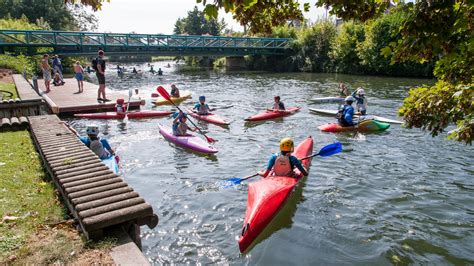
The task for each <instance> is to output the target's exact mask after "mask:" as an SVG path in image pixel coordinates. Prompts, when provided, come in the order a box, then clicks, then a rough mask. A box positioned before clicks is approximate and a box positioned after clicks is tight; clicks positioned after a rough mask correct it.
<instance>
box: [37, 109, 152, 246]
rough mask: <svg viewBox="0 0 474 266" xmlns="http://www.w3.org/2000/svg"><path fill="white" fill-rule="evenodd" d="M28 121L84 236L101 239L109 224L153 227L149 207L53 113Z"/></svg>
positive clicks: (54, 178)
mask: <svg viewBox="0 0 474 266" xmlns="http://www.w3.org/2000/svg"><path fill="white" fill-rule="evenodd" d="M28 119H29V121H30V129H31V135H32V137H33V140H34V142H35V145H36V147H37V149H38V151H39V153H40V155H41V157H42V159H43V162H44V164H45V166H46V169H47V170H48V172H49V174H50V176H51V178H52V180H53V181H54V183H55V185H56V187H57V188H58V190H59V191H60V193H61V195H62V197H63V199H64V202H65V203H66V205H67V206H68V208H69V210H70V211H71V213H72V214H73V216H74V217H75V218H76V219H77V221H78V222H79V225H80V227H81V229H82V230H83V232H84V234H85V235H86V237H87V238H95V237H100V236H102V230H103V229H105V228H107V227H110V226H116V225H121V224H127V223H132V224H135V225H145V224H146V225H148V226H149V227H150V228H153V227H155V226H156V225H157V223H158V217H157V216H156V215H155V214H153V209H152V207H151V206H150V205H149V204H148V203H146V202H145V200H143V199H142V198H141V197H140V196H139V195H138V193H136V192H134V191H133V189H132V188H131V187H129V186H128V185H127V183H125V182H124V181H123V179H122V178H120V177H119V176H117V175H116V174H114V173H113V172H112V171H111V170H110V169H109V168H108V167H107V166H106V165H104V164H103V163H102V161H101V160H100V159H99V158H98V157H97V156H96V155H95V154H94V153H93V152H92V151H91V150H90V149H89V148H87V147H86V146H85V145H84V144H82V142H81V141H80V140H79V139H78V138H77V136H76V135H75V134H74V133H72V132H71V131H70V130H69V129H68V128H67V127H66V126H65V125H64V124H62V123H60V120H59V118H58V117H57V116H56V115H45V116H30V117H28Z"/></svg>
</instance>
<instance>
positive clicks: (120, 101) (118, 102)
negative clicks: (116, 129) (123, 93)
mask: <svg viewBox="0 0 474 266" xmlns="http://www.w3.org/2000/svg"><path fill="white" fill-rule="evenodd" d="M124 103H125V100H124V99H123V98H118V99H117V104H124Z"/></svg>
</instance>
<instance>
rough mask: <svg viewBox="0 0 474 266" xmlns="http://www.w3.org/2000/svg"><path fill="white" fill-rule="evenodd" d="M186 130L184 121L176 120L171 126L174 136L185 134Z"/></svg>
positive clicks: (186, 126)
mask: <svg viewBox="0 0 474 266" xmlns="http://www.w3.org/2000/svg"><path fill="white" fill-rule="evenodd" d="M187 131H188V125H187V124H185V123H181V122H178V123H177V124H176V125H174V127H173V135H175V136H185V135H186V132H187Z"/></svg>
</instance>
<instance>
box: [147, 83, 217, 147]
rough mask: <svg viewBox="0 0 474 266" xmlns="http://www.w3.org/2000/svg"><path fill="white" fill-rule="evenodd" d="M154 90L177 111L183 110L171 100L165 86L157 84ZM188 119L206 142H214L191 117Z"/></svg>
mask: <svg viewBox="0 0 474 266" xmlns="http://www.w3.org/2000/svg"><path fill="white" fill-rule="evenodd" d="M156 90H157V91H158V93H159V94H161V96H163V98H165V99H166V100H167V101H169V102H170V103H172V104H173V105H174V107H176V108H177V109H178V110H179V111H181V112H183V110H181V108H179V107H178V106H177V105H176V104H175V103H174V102H173V100H171V97H170V95H169V93H168V92H167V91H166V89H165V88H163V87H162V86H158V88H156ZM183 113H184V112H183ZM188 120H189V122H191V124H193V126H194V127H196V128H197V130H198V131H199V133H201V134H202V135H203V136H204V137H205V138H206V140H207V142H209V143H214V142H216V140H215V139H213V138H210V137H208V136H206V134H204V132H202V130H201V129H200V128H199V127H198V126H196V124H194V122H193V121H192V120H191V119H189V118H188Z"/></svg>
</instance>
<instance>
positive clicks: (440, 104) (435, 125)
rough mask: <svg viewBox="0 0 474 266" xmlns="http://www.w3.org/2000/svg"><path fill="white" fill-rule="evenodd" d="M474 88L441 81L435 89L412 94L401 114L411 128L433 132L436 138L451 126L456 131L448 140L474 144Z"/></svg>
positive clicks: (421, 90) (413, 91) (414, 90)
mask: <svg viewBox="0 0 474 266" xmlns="http://www.w3.org/2000/svg"><path fill="white" fill-rule="evenodd" d="M473 99H474V84H472V83H471V84H468V85H456V86H455V85H453V84H452V83H450V82H446V81H443V80H439V81H438V82H437V83H436V84H435V85H434V86H432V87H420V88H415V89H412V90H410V95H409V96H408V97H407V98H406V99H405V101H404V104H403V106H402V108H401V109H400V111H399V113H400V115H402V116H403V117H404V118H405V121H406V124H407V126H408V127H410V128H411V127H418V128H422V129H426V130H429V131H431V134H432V135H433V136H436V135H438V134H439V133H441V132H443V131H444V129H445V128H446V127H448V126H449V125H450V124H452V123H455V124H456V125H457V128H456V129H454V130H452V131H451V132H450V135H449V137H450V138H454V139H456V140H458V141H465V142H466V143H469V144H471V143H472V139H473V138H474V115H473V114H474V101H473Z"/></svg>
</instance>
